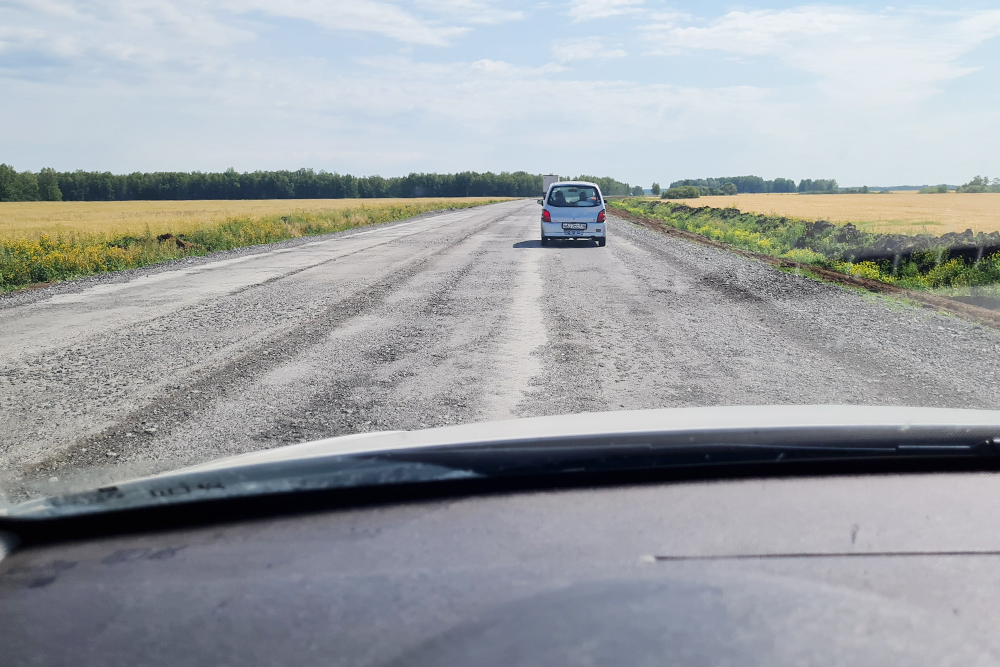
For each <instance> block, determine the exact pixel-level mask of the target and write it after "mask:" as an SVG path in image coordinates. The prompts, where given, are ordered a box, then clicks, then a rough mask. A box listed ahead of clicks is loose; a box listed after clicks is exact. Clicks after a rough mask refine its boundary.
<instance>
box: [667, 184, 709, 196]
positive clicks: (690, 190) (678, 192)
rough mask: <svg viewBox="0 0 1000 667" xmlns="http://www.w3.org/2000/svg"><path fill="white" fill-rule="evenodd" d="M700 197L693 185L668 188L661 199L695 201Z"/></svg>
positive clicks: (699, 192)
mask: <svg viewBox="0 0 1000 667" xmlns="http://www.w3.org/2000/svg"><path fill="white" fill-rule="evenodd" d="M700 196H701V191H700V190H698V188H697V187H696V186H694V185H681V186H678V187H676V188H668V189H667V190H666V191H664V193H663V194H662V195H660V198H661V199H696V198H697V197H700Z"/></svg>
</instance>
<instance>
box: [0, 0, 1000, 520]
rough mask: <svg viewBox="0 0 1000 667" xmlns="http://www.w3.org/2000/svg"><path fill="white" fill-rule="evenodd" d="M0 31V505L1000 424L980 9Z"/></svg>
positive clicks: (989, 61) (247, 12)
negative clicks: (286, 459) (524, 452)
mask: <svg viewBox="0 0 1000 667" xmlns="http://www.w3.org/2000/svg"><path fill="white" fill-rule="evenodd" d="M126 5H127V6H126ZM0 25H2V26H3V28H2V29H0V80H2V83H0V85H2V91H3V92H2V99H3V104H0V114H2V118H3V122H4V127H5V129H6V131H5V132H3V133H2V134H0V162H2V164H0V503H18V502H21V501H27V500H30V499H39V498H45V497H51V496H58V495H60V494H64V493H67V492H69V491H73V490H81V489H94V488H104V489H107V488H111V485H114V484H116V483H118V482H121V481H122V480H131V479H135V478H140V477H143V476H148V475H155V474H161V473H166V472H170V471H174V470H178V469H181V468H184V467H186V466H197V465H206V464H208V463H209V462H213V461H216V460H219V459H224V458H225V457H232V456H239V455H250V454H252V455H254V456H257V455H262V453H265V452H286V453H288V452H291V453H294V452H296V451H298V452H301V451H311V452H314V453H315V451H316V450H314V449H309V447H311V445H310V446H309V447H307V448H306V449H300V450H294V449H293V450H284V449H282V448H285V447H288V446H297V445H300V444H302V443H311V442H314V441H318V440H322V439H325V438H335V437H350V438H353V439H352V440H349V441H346V444H345V443H344V442H339V444H336V445H330V447H333V448H334V449H336V448H340V449H343V450H347V449H350V448H355V447H362V446H371V447H374V446H375V445H374V444H373V443H376V442H390V441H391V442H394V443H397V444H398V443H404V444H405V443H406V442H411V441H415V440H414V438H415V437H416V436H411V435H408V436H405V437H403V436H400V437H398V438H395V437H394V438H388V436H386V438H387V439H384V440H383V439H379V438H383V436H377V437H376V438H375V439H367V438H368V437H369V436H371V435H372V434H374V433H379V432H384V431H394V432H395V431H409V432H414V431H421V432H424V431H426V430H428V429H436V428H446V427H456V426H462V427H464V426H467V425H472V424H481V423H492V422H498V421H506V420H520V419H525V418H536V417H538V418H541V417H552V418H556V417H562V418H564V421H562V422H558V421H556V422H551V423H550V422H546V424H547V425H546V427H545V428H546V429H552V430H559V429H560V428H565V429H572V428H574V424H576V422H575V421H574V420H575V419H582V418H581V417H579V416H580V415H581V414H584V413H594V414H602V415H606V414H607V413H612V414H614V415H618V416H621V415H620V413H623V412H625V411H646V410H661V409H688V408H707V407H720V408H730V407H732V406H749V407H751V408H757V407H759V406H792V405H794V406H806V405H815V406H844V405H846V406H869V407H871V406H878V407H880V408H881V407H885V406H889V407H896V408H902V407H907V406H908V407H913V408H919V409H926V408H968V409H982V410H992V409H996V408H997V407H998V406H1000V390H998V388H997V387H998V385H997V379H996V378H997V376H998V375H997V374H998V372H1000V361H998V359H1000V357H998V354H1000V178H998V176H1000V150H998V148H1000V146H998V144H997V140H996V136H997V134H996V133H997V130H996V128H997V126H998V125H997V120H998V114H1000V111H998V105H997V104H996V81H997V70H996V69H995V68H996V67H998V63H996V62H994V61H998V60H1000V50H998V47H1000V10H997V9H996V8H994V7H992V6H990V5H989V3H983V2H973V3H971V4H966V5H962V6H961V7H959V8H956V7H955V6H954V5H953V4H951V3H945V2H939V1H937V0H933V1H931V2H930V3H921V4H904V5H898V6H897V5H893V6H892V7H888V6H885V7H882V6H879V7H875V6H873V5H870V4H864V3H857V2H841V3H838V4H815V3H805V2H802V3H798V4H796V3H788V2H782V3H777V2H770V3H768V2H764V3H758V4H751V5H730V4H725V3H711V2H710V3H697V2H691V1H690V0H688V1H686V2H679V3H668V4H664V3H661V2H654V1H653V0H556V1H555V2H543V3H537V2H535V3H528V2H517V1H514V2H503V3H501V2H498V1H495V0H468V1H464V0H463V1H458V0H433V1H432V0H426V1H425V0H420V1H410V0H405V1H404V0H379V1H378V2H369V1H367V0H359V1H358V2H326V3H324V2H277V1H272V0H259V1H257V2H254V3H250V4H246V3H223V2H207V3H197V2H190V1H189V0H158V1H157V2H155V3H139V4H135V3H115V2H110V1H107V0H94V1H93V2H86V3H78V2H69V1H68V0H51V1H49V2H15V3H0ZM630 414H631V413H630ZM657 414H658V415H660V417H658V418H659V419H663V420H666V421H670V420H672V419H677V417H671V416H669V415H667V414H665V413H663V414H661V413H657ZM761 414H764V413H761ZM766 414H769V415H770V414H774V413H770V412H769V413H766ZM850 414H855V413H853V412H852V413H850ZM907 414H910V415H912V414H913V413H907ZM636 419H637V420H638V421H641V423H647V422H646V421H642V420H639V418H638V417H637V418H636ZM605 421H608V423H611V422H612V421H614V420H610V418H608V419H607V420H605ZM581 423H583V422H581ZM585 423H586V424H588V425H599V424H600V423H602V420H601V418H593V419H592V420H591V418H588V419H587V420H585ZM615 423H617V422H615ZM754 423H756V422H754ZM560 424H561V425H562V426H560ZM704 426H705V428H710V427H711V424H708V425H704ZM595 428H597V427H596V426H595ZM699 428H700V427H699ZM495 430H496V432H497V433H508V432H511V433H515V432H517V431H516V429H515V430H514V431H509V430H508V427H506V426H505V427H503V428H500V427H497V428H496V429H495ZM452 433H454V432H452ZM459 433H461V431H459ZM433 437H436V436H434V434H433V433H432V434H431V435H422V436H421V439H420V442H422V443H425V444H427V443H430V442H431V440H432V439H433ZM442 437H443V436H442ZM449 437H450V436H449ZM455 437H457V436H455ZM498 437H499V436H498ZM511 437H512V438H513V437H514V436H511ZM581 437H583V436H581ZM635 437H636V438H640V436H639V435H636V436H635ZM449 442H451V441H449ZM608 442H611V440H608ZM985 442H986V440H984V441H983V442H980V443H974V444H975V446H976V447H979V446H981V445H983V443H985ZM359 443H360V444H359ZM364 443H368V444H367V445H365V444H364ZM453 444H454V443H453ZM611 444H614V443H613V442H612V443H611ZM640 444H641V443H640ZM723 444H725V443H723ZM729 444H732V443H729ZM715 445H718V446H722V445H719V443H715ZM896 445H899V446H900V447H902V446H903V445H901V444H899V443H895V444H893V445H892V446H893V447H895V446H896ZM881 446H882V445H879V447H881ZM962 446H963V447H969V448H972V449H975V447H973V445H970V444H968V443H963V444H962ZM324 451H326V450H324ZM330 451H332V449H331V450H330ZM352 451H353V450H352ZM498 451H499V450H498ZM762 451H763V450H762ZM770 451H771V450H766V452H765V453H767V452H770ZM789 451H791V449H790V450H789ZM879 451H881V450H879ZM886 451H888V450H886ZM970 451H972V450H971V449H970ZM975 451H977V452H978V451H979V450H978V449H976V450H975ZM288 455H289V456H291V455H292V454H288ZM739 455H740V456H744V455H745V452H743V451H742V450H741V451H740V452H739ZM767 455H770V454H767ZM275 456H277V454H276V455H275ZM483 456H485V455H483ZM496 456H497V457H499V456H501V454H496ZM502 456H505V457H514V458H516V457H518V456H519V454H518V450H517V448H516V447H505V448H503V449H502ZM699 456H701V454H700V453H697V452H696V453H694V454H691V457H692V460H695V459H697V458H698V457H699ZM651 458H655V457H651ZM254 460H265V459H254ZM266 460H272V459H266ZM438 463H440V462H434V465H437V464H438ZM509 463H510V462H509V461H508V462H505V461H498V460H497V459H490V462H489V465H485V464H484V465H482V466H474V465H471V464H470V467H469V470H475V471H481V470H485V469H489V470H499V469H514V468H517V465H508V464H509ZM514 463H515V464H516V463H517V461H514ZM520 463H522V464H523V463H525V462H524V461H521V462H520ZM397 464H398V461H395V460H394V461H393V465H394V466H396V465H397ZM345 465H346V464H345ZM400 465H401V464H400ZM421 465H424V466H425V467H424V468H421V469H419V470H417V471H416V472H414V471H413V470H410V471H408V472H406V475H410V477H406V478H407V479H412V478H417V477H420V475H425V474H426V475H429V476H433V475H432V472H433V474H438V473H440V474H442V475H449V474H452V473H453V472H454V471H453V470H452V469H451V468H449V467H448V466H443V465H442V466H441V467H442V468H444V472H442V470H439V469H438V468H433V467H432V464H431V463H428V462H427V461H424V462H422V463H421ZM567 465H568V464H567ZM623 465H624V464H623ZM505 466H506V467H505ZM349 467H350V466H347V468H343V469H338V470H339V472H338V473H337V474H338V475H342V477H341V478H338V479H348V478H349V477H350V474H349V472H345V471H346V470H347V469H348V468H349ZM390 468H391V471H390V472H386V471H387V470H390ZM365 470H367V471H368V473H366V474H371V475H373V476H378V475H383V476H386V477H387V478H392V475H394V474H396V473H397V472H398V468H397V467H391V466H390V467H389V468H385V469H383V468H381V467H378V466H372V467H369V468H365ZM428 471H431V472H428ZM390 473H391V474H390ZM400 474H401V475H402V474H403V473H400ZM404 476H405V475H404ZM414 476H415V477H414ZM872 483H877V482H872ZM174 491H175V489H171V490H170V493H174ZM178 493H179V492H178Z"/></svg>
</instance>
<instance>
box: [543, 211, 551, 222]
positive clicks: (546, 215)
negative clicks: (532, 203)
mask: <svg viewBox="0 0 1000 667" xmlns="http://www.w3.org/2000/svg"><path fill="white" fill-rule="evenodd" d="M542 222H552V216H551V215H549V212H548V211H546V210H545V209H544V208H543V209H542Z"/></svg>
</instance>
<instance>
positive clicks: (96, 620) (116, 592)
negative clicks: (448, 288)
mask: <svg viewBox="0 0 1000 667" xmlns="http://www.w3.org/2000/svg"><path fill="white" fill-rule="evenodd" d="M998 528H1000V475H996V474H939V475H896V476H888V475H887V476H871V477H830V478H799V479H767V480H759V479H751V480H736V481H732V480H730V481H720V482H701V483H673V484H652V485H642V486H623V487H609V488H591V489H571V490H559V491H552V492H524V493H513V494H508V495H488V496H479V497H467V498H460V499H449V500H439V501H424V502H414V503H406V504H395V505H384V506H378V507H363V508H356V509H348V510H343V509H341V510H337V511H326V512H318V513H314V514H309V515H300V516H291V517H284V518H268V519H261V520H257V521H248V522H242V523H234V524H227V525H222V526H212V527H201V528H196V529H190V530H175V531H171V532H156V533H147V534H137V535H124V536H116V537H106V538H100V539H95V540H90V541H77V542H73V543H66V544H55V545H50V546H39V547H33V548H30V549H24V550H21V551H16V552H14V553H13V554H12V555H10V556H8V557H7V558H6V559H4V560H3V561H2V562H0V638H2V639H0V642H2V653H0V663H2V664H3V665H102V666H110V665H171V666H178V665H484V666H489V665H529V664H530V665H538V664H551V665H611V664H615V665H618V664H630V665H654V664H655V665H663V664H672V665H763V664H767V665H791V664H796V665H800V664H809V665H834V664H837V665H840V664H852V665H892V664H907V665H931V664H933V665H951V664H955V665H987V664H996V663H998V662H1000V633H998V632H997V628H998V627H1000V605H998V604H997V603H998V601H1000V530H998Z"/></svg>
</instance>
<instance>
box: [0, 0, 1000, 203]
mask: <svg viewBox="0 0 1000 667" xmlns="http://www.w3.org/2000/svg"><path fill="white" fill-rule="evenodd" d="M998 37H1000V9H996V8H995V6H994V7H991V6H990V3H986V2H971V3H967V4H965V5H962V6H961V9H958V8H956V6H955V5H953V4H950V3H949V4H945V3H938V4H923V5H912V6H902V5H894V6H891V7H890V6H882V5H870V4H796V3H792V2H781V3H769V4H766V5H756V4H729V3H720V2H699V3H666V2H661V1H659V0H553V1H549V2H541V3H527V2H493V1H491V0H352V1H351V2H337V1H323V0H239V1H237V0H137V1H132V2H125V1H121V0H118V1H115V0H83V1H74V2H66V1H63V0H0V128H2V129H0V162H7V163H10V164H13V165H14V166H16V167H17V168H19V169H29V168H30V169H38V168H41V167H45V166H53V167H56V168H57V169H75V168H83V169H101V170H110V171H115V172H126V171H133V170H161V169H163V170H166V169H169V170H173V169H176V170H185V171H187V170H195V169H199V170H221V169H225V168H227V167H230V166H232V167H235V168H236V169H239V170H251V169H258V168H259V169H279V168H289V169H294V168H298V167H302V166H308V167H313V168H315V169H326V170H329V171H339V172H341V173H344V172H350V173H354V174H376V173H378V174H382V175H383V176H390V175H397V174H403V173H407V172H409V171H457V170H465V169H473V170H477V171H486V170H493V171H500V170H515V169H525V170H528V171H532V172H546V173H548V172H552V173H560V174H564V175H566V174H572V175H575V174H578V173H590V174H598V175H612V176H615V177H617V178H620V179H623V180H627V181H629V182H631V183H641V184H643V185H646V186H647V187H648V185H649V183H650V182H652V181H653V180H657V181H660V182H661V183H666V182H669V181H671V180H674V179H677V178H684V177H701V176H716V175H737V174H748V173H754V174H758V175H761V176H764V177H767V178H773V177H776V176H783V177H787V178H793V179H800V178H836V179H838V180H839V181H840V183H841V184H842V185H862V184H869V185H876V184H879V185H895V184H902V183H939V182H949V183H957V182H963V181H966V180H968V179H969V178H970V177H971V176H972V175H974V174H979V173H983V174H989V175H991V176H994V175H1000V85H998V84H1000V77H998V74H1000V69H998V65H1000V39H998Z"/></svg>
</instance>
